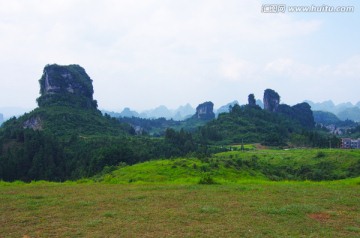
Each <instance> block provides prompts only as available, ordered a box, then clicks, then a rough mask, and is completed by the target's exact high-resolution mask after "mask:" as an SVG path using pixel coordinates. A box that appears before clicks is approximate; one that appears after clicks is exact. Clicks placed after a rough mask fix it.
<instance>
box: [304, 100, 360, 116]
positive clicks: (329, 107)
mask: <svg viewBox="0 0 360 238" xmlns="http://www.w3.org/2000/svg"><path fill="white" fill-rule="evenodd" d="M305 102H307V103H309V105H310V106H311V109H312V110H313V111H324V112H331V113H333V114H335V115H336V116H337V117H338V118H339V119H340V120H352V121H360V114H359V111H360V102H358V103H357V104H356V105H353V104H352V103H350V102H346V103H340V104H338V105H335V104H334V103H333V102H332V101H331V100H329V101H325V102H322V103H314V102H312V101H308V100H307V101H305Z"/></svg>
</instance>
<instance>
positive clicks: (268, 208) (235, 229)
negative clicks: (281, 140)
mask: <svg viewBox="0 0 360 238" xmlns="http://www.w3.org/2000/svg"><path fill="white" fill-rule="evenodd" d="M359 160H360V156H359V151H351V150H349V151H344V150H291V151H284V150H277V151H270V150H259V151H249V152H239V151H231V152H225V153H219V154H216V155H214V156H213V157H212V158H204V159H195V158H186V159H185V158H177V159H171V160H156V161H149V162H145V163H142V164H136V165H133V166H125V167H122V166H120V167H118V168H106V169H105V170H104V173H103V174H100V175H98V176H96V177H94V178H91V179H84V180H79V181H76V182H65V183H50V182H41V181H39V182H33V183H30V184H25V183H21V182H13V183H6V182H1V181H0V237H1V238H2V237H26V238H29V237H360V177H355V178H348V179H343V180H335V181H322V182H314V181H289V180H286V178H287V177H288V176H290V175H292V173H296V172H298V171H305V172H306V171H307V172H308V173H310V172H311V173H313V174H315V175H316V173H318V172H319V171H320V170H321V171H322V173H325V174H326V173H327V172H329V173H332V174H333V176H339V177H341V176H345V175H354V174H355V175H356V174H357V173H358V172H359V171H358V168H357V167H356V166H358V165H359V164H360V163H359ZM325 165H326V166H325ZM354 166H355V167H354ZM304 168H306V169H308V170H304ZM114 169H115V170H114ZM272 169H273V170H272ZM326 169H327V170H326ZM276 171H283V173H284V178H283V179H281V181H271V180H272V179H273V177H272V175H271V176H269V174H268V173H269V172H276ZM321 171H320V172H321ZM324 171H325V172H324ZM277 173H278V172H277ZM320 174H321V173H320ZM281 176H282V174H281V173H278V174H277V176H276V178H277V179H278V178H281ZM296 178H299V177H296ZM201 181H203V182H204V181H205V182H204V183H209V184H211V185H208V184H206V185H204V184H199V183H201Z"/></svg>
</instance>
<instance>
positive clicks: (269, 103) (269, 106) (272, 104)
mask: <svg viewBox="0 0 360 238" xmlns="http://www.w3.org/2000/svg"><path fill="white" fill-rule="evenodd" d="M279 103H280V96H279V94H278V93H277V92H275V91H274V90H272V89H266V90H265V92H264V109H265V110H267V111H270V112H276V111H277V109H278V107H279Z"/></svg>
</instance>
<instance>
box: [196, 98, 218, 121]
mask: <svg viewBox="0 0 360 238" xmlns="http://www.w3.org/2000/svg"><path fill="white" fill-rule="evenodd" d="M213 110H214V104H213V103H212V102H204V103H202V104H200V105H199V106H197V107H196V113H195V115H194V117H195V118H197V119H202V120H211V119H214V118H215V114H214V111H213Z"/></svg>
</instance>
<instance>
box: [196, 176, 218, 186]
mask: <svg viewBox="0 0 360 238" xmlns="http://www.w3.org/2000/svg"><path fill="white" fill-rule="evenodd" d="M199 184H208V185H209V184H216V182H215V180H214V179H213V178H212V177H211V175H210V174H204V175H203V176H202V177H201V178H200V180H199Z"/></svg>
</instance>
